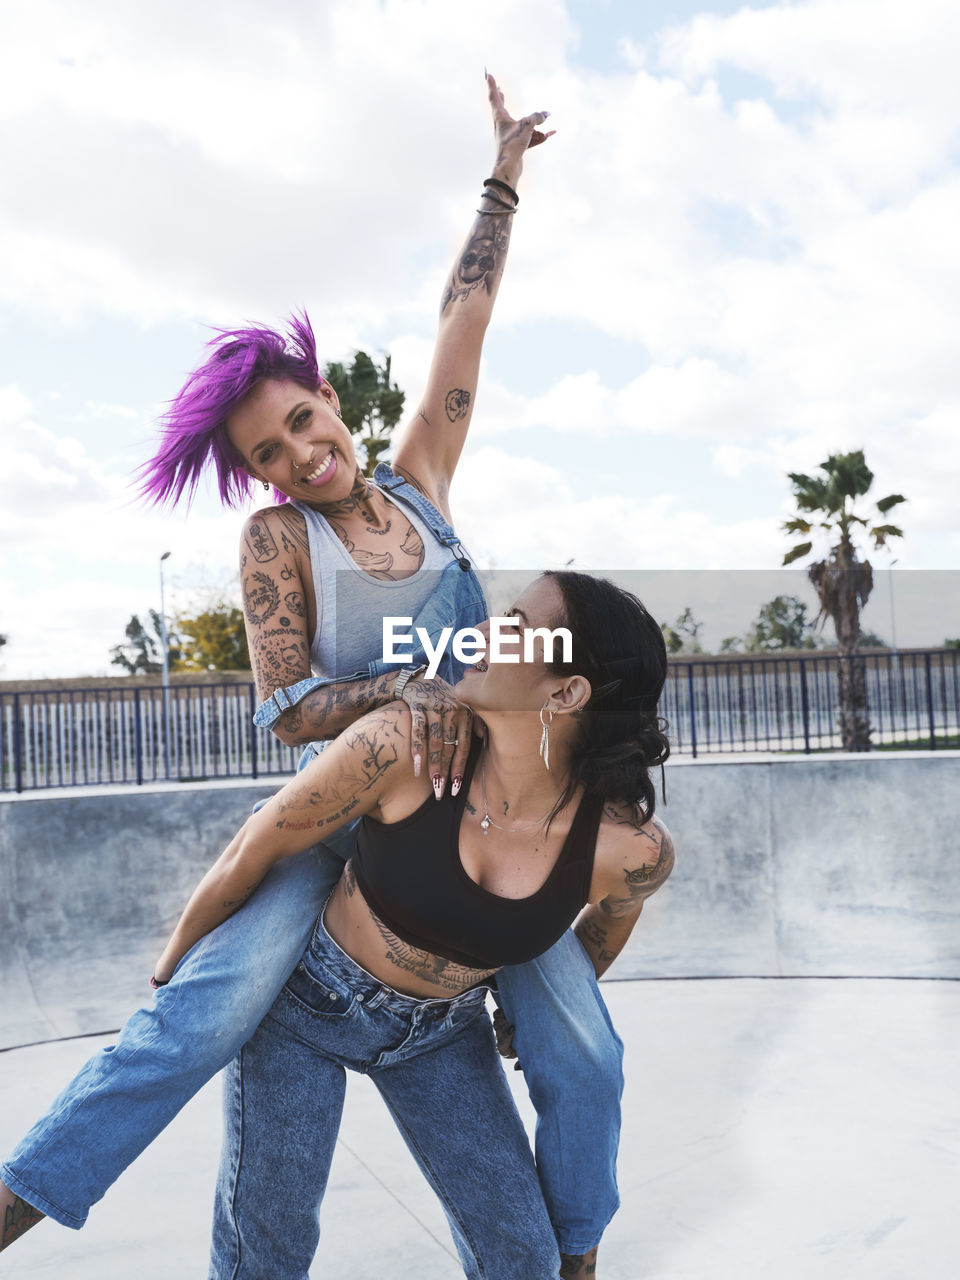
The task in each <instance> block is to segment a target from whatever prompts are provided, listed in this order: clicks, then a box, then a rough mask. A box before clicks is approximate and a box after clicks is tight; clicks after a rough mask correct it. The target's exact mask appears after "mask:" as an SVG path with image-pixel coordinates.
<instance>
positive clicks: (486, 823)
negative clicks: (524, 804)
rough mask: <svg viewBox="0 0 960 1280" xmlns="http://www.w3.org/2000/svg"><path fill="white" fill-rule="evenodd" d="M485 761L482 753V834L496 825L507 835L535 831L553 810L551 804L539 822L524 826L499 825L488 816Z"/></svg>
mask: <svg viewBox="0 0 960 1280" xmlns="http://www.w3.org/2000/svg"><path fill="white" fill-rule="evenodd" d="M485 763H486V761H485V754H484V755H482V756H481V757H480V794H481V795H482V797H483V818H482V819H481V821H480V830H481V831H482V832H483V834H484V835H486V834H487V832H488V831H489V830H490V828H491V827H496V828H497V830H498V831H505V832H506V833H507V835H508V836H512V835H513V834H514V833H515V832H519V831H536V829H537V827H542V826H543V824H544V823H545V822H546V820H547V818H549V816H550V814H551V813H552V812H553V807H552V806H551V807H550V809H548V810H547V812H546V813H545V814H544V815H543V817H542V818H541V819H540V821H539V822H532V823H530V825H529V826H526V827H501V825H500V823H499V822H494V820H493V819H492V818H491V817H490V810H489V809H488V807H487V772H486V768H485Z"/></svg>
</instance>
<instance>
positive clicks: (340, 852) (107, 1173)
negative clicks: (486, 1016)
mask: <svg viewBox="0 0 960 1280" xmlns="http://www.w3.org/2000/svg"><path fill="white" fill-rule="evenodd" d="M354 845H355V837H354V833H353V831H352V830H345V831H342V832H337V833H336V835H334V836H333V837H331V838H330V840H329V841H328V842H327V844H325V845H317V846H315V847H314V848H313V849H310V850H307V851H306V852H305V853H301V854H297V855H296V856H295V857H292V858H289V859H286V860H285V861H283V862H281V863H279V864H278V865H277V866H275V867H274V868H273V869H272V870H271V871H270V873H269V875H268V876H267V877H266V878H265V880H264V881H263V883H262V884H261V885H260V887H259V888H258V889H257V891H256V893H255V894H254V895H253V896H252V897H251V899H250V900H249V901H248V902H247V903H246V904H245V905H244V906H243V907H242V908H241V909H240V911H238V912H237V913H236V914H235V915H234V916H231V917H230V919H229V920H227V921H226V922H225V923H224V924H222V925H220V927H219V928H217V929H215V930H214V931H213V932H212V933H210V934H208V935H207V936H206V937H205V938H203V939H201V941H200V942H198V943H197V945H196V946H195V947H193V948H192V949H191V951H189V952H188V953H187V955H186V956H185V957H184V959H183V960H182V961H181V963H180V964H179V966H178V967H177V971H176V973H175V974H174V976H173V978H172V980H171V981H170V983H169V984H168V985H167V986H165V987H163V988H161V989H160V990H159V991H158V992H156V994H155V996H154V998H153V1000H152V1002H151V1003H149V1004H147V1005H145V1006H144V1007H142V1008H141V1009H139V1010H138V1011H137V1012H136V1013H134V1014H133V1016H132V1017H131V1018H130V1019H129V1020H128V1021H127V1023H126V1025H125V1026H124V1027H123V1028H122V1030H121V1032H120V1034H119V1037H118V1039H117V1042H116V1044H114V1045H111V1046H109V1047H107V1048H105V1049H102V1050H100V1051H99V1052H98V1053H96V1054H95V1055H94V1056H93V1057H92V1058H90V1060H89V1061H88V1062H87V1063H86V1064H85V1065H84V1066H83V1067H82V1068H81V1070H80V1071H79V1073H78V1074H77V1075H76V1076H75V1077H74V1079H73V1080H72V1081H71V1083H70V1084H69V1085H68V1086H67V1087H66V1089H65V1090H64V1091H63V1092H62V1093H61V1094H60V1096H59V1097H58V1098H57V1099H56V1100H55V1101H54V1103H53V1105H52V1106H51V1107H50V1109H49V1111H48V1112H47V1113H46V1115H44V1116H43V1117H42V1118H41V1119H40V1120H39V1121H38V1122H37V1123H36V1124H35V1125H34V1126H33V1128H32V1129H31V1130H30V1132H29V1133H28V1134H27V1135H26V1137H25V1138H24V1139H23V1141H22V1142H21V1143H20V1144H19V1145H18V1146H17V1148H16V1149H15V1150H14V1152H13V1153H12V1155H11V1156H10V1158H9V1159H8V1160H7V1161H6V1162H5V1163H4V1164H2V1165H0V1177H2V1178H3V1181H4V1182H5V1183H6V1184H7V1186H8V1187H10V1189H11V1190H12V1191H14V1192H15V1193H16V1194H17V1195H19V1196H22V1197H23V1199H24V1200H26V1201H27V1202H28V1203H30V1204H32V1205H33V1206H35V1207H36V1208H37V1209H39V1210H40V1211H41V1212H42V1213H45V1214H47V1215H48V1216H49V1217H51V1218H53V1219H54V1220H55V1221H56V1222H59V1223H61V1224H62V1225H64V1226H67V1227H73V1228H79V1227H82V1226H83V1224H84V1222H85V1221H86V1218H87V1214H88V1211H89V1209H90V1206H91V1205H92V1204H95V1203H96V1202H97V1201H98V1200H100V1199H101V1197H102V1196H103V1195H104V1194H105V1192H106V1191H107V1189H108V1188H109V1187H110V1185H111V1183H113V1182H114V1181H115V1180H116V1178H118V1177H119V1175H120V1174H121V1173H122V1172H123V1170H124V1169H125V1168H126V1167H127V1165H128V1164H130V1162H131V1161H132V1160H134V1159H135V1158H136V1157H137V1156H138V1155H139V1154H140V1152H141V1151H143V1150H144V1149H145V1148H146V1147H147V1146H148V1145H149V1144H150V1142H152V1140H153V1139H154V1138H155V1137H156V1136H157V1134H158V1133H160V1132H161V1130H162V1129H163V1128H165V1126H166V1125H167V1124H169V1123H170V1121H171V1120H172V1119H173V1117H174V1116H175V1115H176V1114H177V1112H178V1111H179V1110H180V1109H181V1107H183V1106H184V1105H185V1104H186V1103H187V1102H188V1101H189V1100H190V1098H191V1097H193V1095H194V1094H195V1093H196V1092H197V1091H198V1090H199V1089H200V1088H201V1087H202V1086H203V1085H204V1084H205V1083H206V1082H207V1081H208V1080H209V1079H210V1078H211V1077H212V1076H214V1075H215V1074H216V1073H217V1072H218V1071H220V1070H221V1069H222V1068H223V1067H225V1066H226V1065H227V1063H229V1062H230V1061H231V1060H232V1059H233V1058H234V1057H235V1056H236V1055H237V1053H238V1052H239V1050H240V1048H241V1046H242V1045H244V1044H245V1043H246V1042H247V1040H249V1039H250V1037H251V1036H252V1035H253V1033H254V1031H255V1030H256V1028H257V1026H258V1024H259V1023H260V1021H261V1019H262V1018H263V1017H264V1016H265V1015H266V1013H267V1012H268V1010H269V1009H270V1007H271V1006H272V1004H273V1002H274V1000H275V999H276V997H277V995H278V993H279V992H280V990H281V988H282V987H283V985H284V983H285V982H286V980H287V978H288V977H289V976H290V974H291V972H292V971H293V969H294V968H295V967H296V965H297V962H298V960H299V959H300V956H301V954H302V953H303V951H304V948H305V947H306V945H307V943H308V942H309V940H310V937H311V934H312V932H313V928H314V924H315V921H316V918H317V913H318V912H319V910H320V907H321V905H322V903H323V902H324V901H325V900H326V898H327V897H328V895H329V893H330V891H331V888H332V887H333V885H334V884H335V883H336V881H337V879H338V878H339V876H340V874H341V872H342V870H343V864H344V861H345V860H346V858H348V857H349V856H350V854H351V853H352V851H353V848H354ZM498 986H499V998H500V1000H501V1003H502V1004H503V1006H504V1009H505V1011H506V1013H507V1016H508V1018H509V1019H510V1021H511V1022H512V1023H513V1024H514V1026H515V1027H516V1046H517V1049H518V1052H519V1056H520V1062H521V1064H522V1066H523V1070H524V1073H525V1076H526V1080H527V1084H528V1086H529V1088H530V1092H531V1096H532V1098H533V1101H534V1105H535V1106H536V1108H537V1112H538V1124H537V1143H536V1158H537V1167H538V1170H539V1173H540V1179H541V1183H542V1186H543V1191H544V1195H545V1197H546V1200H547V1207H548V1209H549V1211H550V1216H551V1219H552V1221H553V1225H554V1228H555V1230H556V1232H557V1238H558V1240H559V1242H560V1248H561V1250H562V1251H563V1252H564V1253H574V1254H577V1253H585V1252H587V1251H588V1250H589V1249H591V1248H592V1247H593V1246H594V1245H595V1244H597V1242H598V1241H599V1239H600V1236H601V1235H602V1233H603V1230H604V1228H605V1227H606V1225H607V1223H608V1222H609V1221H610V1218H611V1217H612V1216H613V1214H614V1212H615V1211H616V1209H617V1205H618V1203H619V1201H618V1197H617V1186H616V1156H617V1147H618V1143H619V1134H620V1094H621V1091H622V1087H623V1075H622V1070H621V1061H622V1052H623V1050H622V1045H621V1043H620V1041H619V1039H618V1038H617V1036H616V1035H615V1033H614V1031H613V1028H612V1026H611V1024H610V1019H609V1016H608V1014H607V1011H606V1008H605V1006H604V1004H603V1000H602V997H601V996H600V992H599V989H598V988H597V983H596V979H595V977H594V974H593V968H592V966H591V964H590V962H589V960H588V958H587V956H586V953H585V951H584V950H583V948H582V946H581V945H580V943H579V942H578V941H577V939H576V938H575V937H574V936H573V934H572V933H569V932H568V934H567V935H566V936H565V937H564V938H562V939H561V940H560V942H559V943H557V944H556V946H554V947H553V948H551V950H550V951H548V952H546V953H545V954H544V955H543V956H541V957H539V959H537V960H534V961H532V962H530V963H529V964H526V965H521V966H517V967H514V968H510V969H503V970H501V971H500V973H499V975H498Z"/></svg>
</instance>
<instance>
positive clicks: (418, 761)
mask: <svg viewBox="0 0 960 1280" xmlns="http://www.w3.org/2000/svg"><path fill="white" fill-rule="evenodd" d="M422 764H423V756H422V755H421V754H420V752H419V751H417V752H415V753H414V757H413V776H414V777H415V778H419V777H420V766H421V765H422Z"/></svg>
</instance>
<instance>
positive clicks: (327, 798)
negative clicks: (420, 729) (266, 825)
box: [275, 716, 402, 831]
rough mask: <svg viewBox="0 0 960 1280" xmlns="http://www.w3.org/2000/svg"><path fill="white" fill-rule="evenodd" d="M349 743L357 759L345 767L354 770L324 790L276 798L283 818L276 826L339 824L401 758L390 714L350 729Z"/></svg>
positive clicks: (296, 828) (289, 828)
mask: <svg viewBox="0 0 960 1280" xmlns="http://www.w3.org/2000/svg"><path fill="white" fill-rule="evenodd" d="M344 741H345V742H346V744H347V745H348V746H349V747H351V748H353V750H354V751H355V753H356V754H355V756H354V761H353V763H352V764H351V765H349V766H347V765H345V766H344V767H345V768H348V767H349V768H352V769H354V770H355V771H354V772H350V773H344V774H341V776H340V777H339V778H336V779H335V780H333V781H330V782H329V783H325V785H324V789H323V790H322V791H311V792H310V793H309V795H307V796H305V795H304V793H303V791H302V790H295V791H294V793H293V795H292V797H291V798H289V799H279V798H278V799H277V810H278V812H279V813H280V815H281V816H280V818H279V820H278V821H277V823H276V824H275V825H276V828H277V829H278V830H284V831H308V830H311V829H312V828H319V829H320V830H322V829H323V828H324V827H331V826H340V825H342V823H343V821H344V819H345V818H348V817H349V816H350V814H351V813H353V811H354V810H355V809H356V808H357V806H358V805H359V804H360V798H361V796H362V795H363V794H364V793H365V792H367V791H369V790H370V789H371V787H373V786H375V785H376V784H377V783H378V782H379V781H380V780H381V779H382V777H383V775H384V774H385V773H386V771H387V770H388V769H389V768H390V766H391V765H394V764H396V762H397V761H398V760H399V758H400V744H401V742H402V738H401V736H400V735H399V734H398V733H397V730H396V727H395V724H394V722H393V721H392V719H390V717H385V716H377V717H376V718H375V719H371V721H370V722H367V723H364V724H363V725H362V726H361V727H354V728H352V729H348V730H347V731H346V734H345V735H344ZM311 809H314V810H316V809H321V810H322V811H323V816H322V817H320V818H316V817H314V815H313V814H311V813H310V810H311Z"/></svg>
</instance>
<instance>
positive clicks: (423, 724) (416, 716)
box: [404, 698, 427, 778]
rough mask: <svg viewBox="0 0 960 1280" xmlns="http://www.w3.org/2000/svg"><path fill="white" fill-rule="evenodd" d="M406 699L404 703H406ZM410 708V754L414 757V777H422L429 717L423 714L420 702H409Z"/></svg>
mask: <svg viewBox="0 0 960 1280" xmlns="http://www.w3.org/2000/svg"><path fill="white" fill-rule="evenodd" d="M406 701H407V700H406V698H404V702H406ZM407 706H408V707H409V708H410V724H411V727H410V754H411V755H412V756H413V776H414V777H415V778H419V777H420V771H421V769H422V768H423V757H424V756H425V755H426V745H427V717H426V716H425V715H424V714H423V708H422V707H421V706H420V704H419V703H418V702H413V701H410V702H407Z"/></svg>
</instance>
